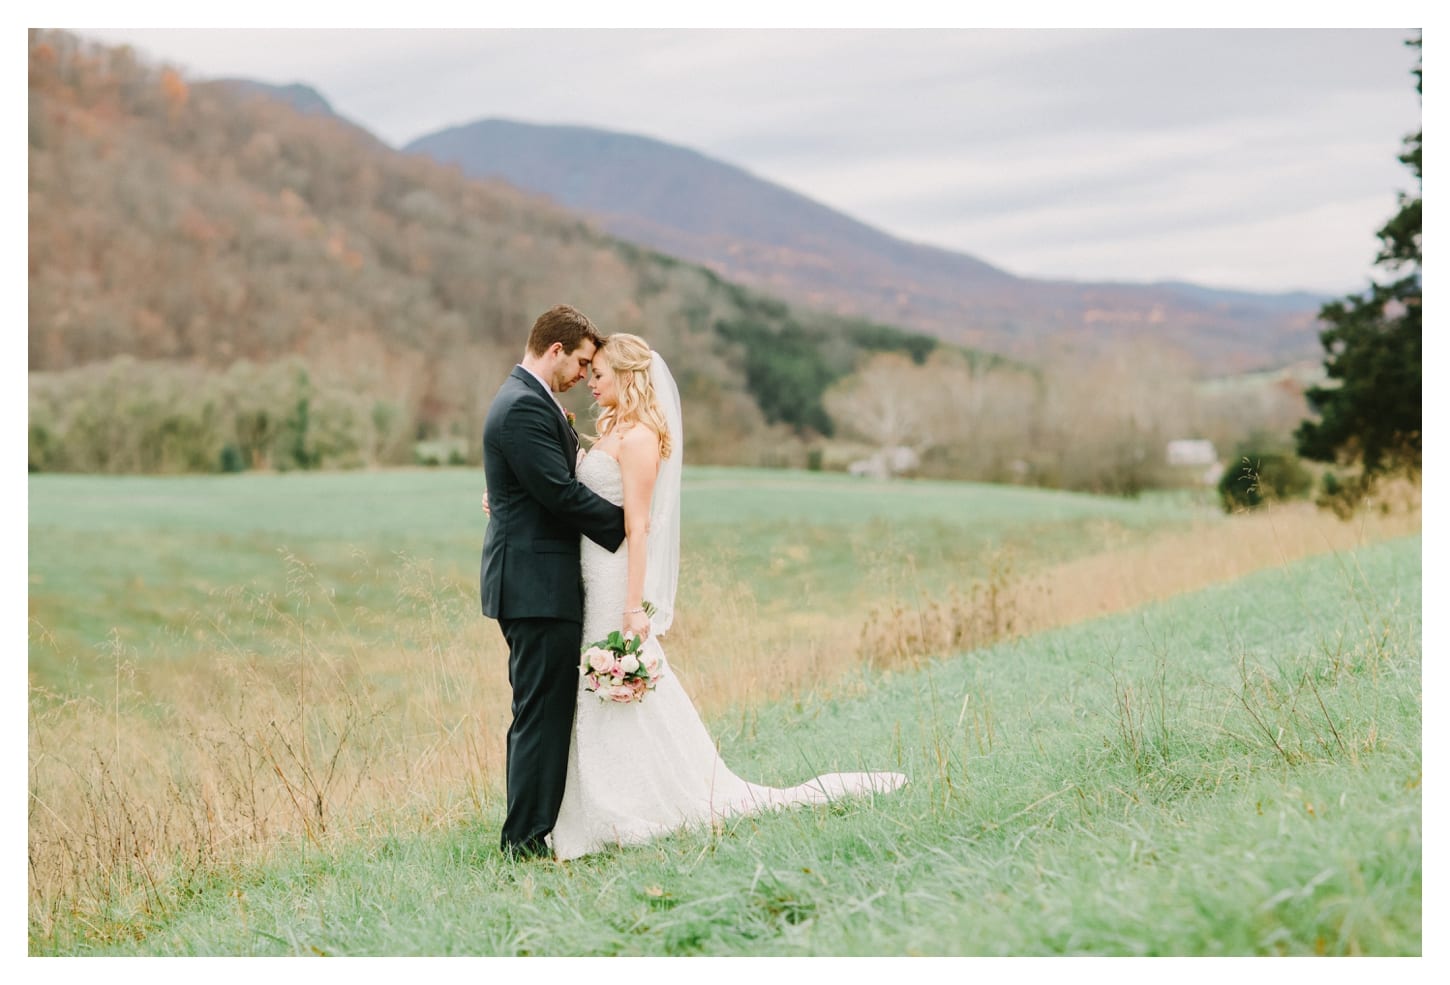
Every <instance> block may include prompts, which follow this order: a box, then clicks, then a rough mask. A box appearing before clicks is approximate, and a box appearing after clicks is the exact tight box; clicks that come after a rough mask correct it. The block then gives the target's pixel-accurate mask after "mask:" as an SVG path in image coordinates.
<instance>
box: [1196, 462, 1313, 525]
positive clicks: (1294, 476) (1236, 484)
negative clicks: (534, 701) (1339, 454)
mask: <svg viewBox="0 0 1450 985" xmlns="http://www.w3.org/2000/svg"><path fill="white" fill-rule="evenodd" d="M1235 457H1236V458H1237V460H1238V462H1239V465H1238V466H1237V467H1233V466H1230V467H1229V468H1228V469H1226V470H1225V471H1224V473H1223V478H1221V479H1219V481H1218V496H1219V500H1220V501H1221V502H1222V503H1223V508H1224V511H1225V512H1227V513H1232V512H1234V511H1236V510H1244V509H1253V508H1254V507H1255V506H1258V505H1259V504H1260V503H1262V502H1265V501H1269V500H1274V501H1282V500H1288V499H1303V498H1304V497H1306V496H1308V495H1309V490H1310V489H1311V488H1312V487H1313V485H1314V478H1313V476H1312V475H1310V473H1309V470H1308V469H1307V468H1305V467H1304V463H1303V462H1302V461H1300V460H1299V457H1298V456H1297V455H1295V454H1294V453H1293V452H1288V451H1283V450H1281V449H1278V448H1271V449H1261V450H1255V449H1252V448H1248V449H1244V448H1241V449H1239V453H1238V455H1236V456H1235Z"/></svg>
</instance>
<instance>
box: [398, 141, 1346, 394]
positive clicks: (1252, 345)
mask: <svg viewBox="0 0 1450 985" xmlns="http://www.w3.org/2000/svg"><path fill="white" fill-rule="evenodd" d="M403 149H404V150H405V151H407V152H409V153H414V154H418V155H426V156H428V157H430V158H432V159H434V160H438V161H441V162H443V163H446V164H452V165H456V166H458V167H459V168H460V169H461V170H462V171H463V172H464V173H465V174H468V175H472V176H475V177H480V178H483V177H493V178H500V179H502V180H504V181H507V182H509V183H510V184H513V185H517V186H518V187H520V188H523V189H527V190H529V191H533V192H536V193H539V194H541V195H545V196H548V197H549V198H551V199H553V200H554V201H556V202H558V203H559V204H560V205H562V206H564V207H566V208H569V209H573V210H577V211H580V212H582V213H585V214H587V215H588V216H590V217H591V218H592V219H593V220H594V221H596V222H597V223H598V224H599V226H600V227H601V228H602V229H604V230H605V231H607V232H609V233H611V234H613V235H616V236H619V237H621V238H624V239H628V240H632V241H635V242H638V243H642V244H644V245H646V246H649V247H651V248H653V249H656V250H660V251H662V252H665V253H669V254H671V255H674V256H678V257H681V258H683V259H686V260H690V261H692V262H695V263H701V264H704V265H706V266H708V267H709V268H711V269H712V270H715V271H716V272H718V273H719V274H720V275H721V276H722V277H725V278H727V279H730V280H733V281H738V282H740V283H742V284H746V285H751V286H756V287H760V288H764V289H767V290H769V291H771V292H772V293H775V294H779V295H780V296H782V297H785V298H788V299H791V300H794V301H797V302H800V303H804V304H807V305H810V306H812V307H815V308H819V309H821V310H826V311H832V312H835V313H837V314H842V315H849V316H857V317H866V318H871V319H876V320H880V321H885V322H889V323H891V324H895V325H901V326H904V327H908V328H913V329H916V330H920V331H924V332H927V333H930V334H932V335H933V336H936V337H938V338H942V339H946V340H949V341H952V342H958V343H965V344H970V345H974V346H980V347H984V348H988V349H994V350H998V351H1003V352H1008V353H1012V354H1015V355H1017V356H1020V357H1026V358H1029V359H1030V358H1033V357H1034V356H1038V355H1040V354H1041V353H1042V352H1043V349H1044V347H1045V346H1047V345H1050V344H1057V343H1063V344H1066V345H1069V346H1073V347H1076V348H1079V349H1082V348H1086V349H1088V350H1092V349H1095V348H1100V347H1102V346H1103V345H1107V344H1110V343H1112V342H1114V341H1116V342H1118V343H1120V344H1121V343H1130V344H1133V343H1138V342H1141V341H1142V340H1143V339H1145V338H1152V339H1156V340H1159V341H1162V342H1166V343H1169V344H1171V345H1174V346H1177V347H1179V348H1181V349H1183V350H1186V351H1187V352H1189V353H1190V354H1191V355H1192V356H1193V357H1194V358H1195V360H1196V361H1197V362H1198V363H1199V365H1200V366H1202V368H1203V370H1204V371H1205V372H1206V373H1229V372H1238V371H1244V370H1249V369H1255V368H1261V367H1268V366H1276V365H1282V364H1285V363H1290V362H1294V361H1297V360H1303V359H1308V358H1314V357H1316V356H1317V355H1318V351H1319V349H1318V342H1317V325H1316V316H1317V312H1318V307H1319V304H1320V303H1321V300H1322V299H1320V298H1317V297H1314V296H1312V295H1307V294H1302V293H1292V294H1255V293H1251V292H1243V291H1222V290H1216V289H1212V288H1204V287H1198V286H1195V285H1191V284H1180V283H1159V284H1124V283H1077V282H1071V281H1061V280H1036V279H1031V278H1024V277H1017V276H1014V275H1012V274H1010V273H1008V272H1006V271H1004V270H1001V269H1000V268H997V267H994V266H992V265H991V264H989V263H986V262H984V261H982V260H980V259H977V258H976V257H972V256H968V255H966V254H962V253H955V252H952V251H950V250H944V249H939V248H936V247H931V246H925V245H921V244H917V243H909V242H906V241H904V240H901V239H899V238H897V237H894V236H891V235H889V234H887V233H884V232H882V231H880V230H878V229H874V228H872V227H871V226H868V225H866V224H865V223H862V222H859V221H857V220H855V219H852V218H851V217H849V216H846V215H843V214H842V213H840V212H838V211H836V210H834V209H831V208H828V207H827V206H825V205H822V204H820V203H819V202H816V201H813V200H812V199H810V198H808V197H806V196H804V195H801V194H798V193H796V192H793V191H791V190H789V189H786V188H783V187H781V186H780V185H777V184H774V183H772V182H769V181H765V180H763V179H761V178H758V177H756V176H754V175H752V174H750V173H749V172H748V171H745V170H743V169H742V168H739V167H736V166H734V165H731V164H728V163H725V162H722V161H718V160H714V159H712V158H710V157H707V156H705V155H703V154H700V153H698V152H696V151H693V150H690V149H687V148H684V147H679V146H675V145H672V144H668V143H664V142H662V141H659V140H654V139H651V138H647V137H641V136H634V135H629V134H622V133H614V132H610V131H604V130H597V129H592V128H588V127H577V126H543V125H534V124H528V123H520V122H514V121H509V120H499V119H488V120H481V121H478V122H475V123H470V124H466V125H463V126H458V127H452V128H449V129H446V130H442V131H439V132H437V133H433V134H430V135H427V136H424V137H421V138H419V139H417V140H414V141H413V142H411V143H409V144H408V145H407V146H406V147H404V148H403Z"/></svg>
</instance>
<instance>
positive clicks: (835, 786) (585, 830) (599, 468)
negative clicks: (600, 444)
mask: <svg viewBox="0 0 1450 985" xmlns="http://www.w3.org/2000/svg"><path fill="white" fill-rule="evenodd" d="M578 476H579V481H580V482H582V483H583V484H584V485H586V486H588V487H589V488H590V489H593V490H594V491H595V492H597V493H598V494H599V495H601V496H603V497H604V498H605V499H608V500H609V501H610V502H612V503H616V504H623V502H624V482H623V478H622V477H621V474H620V468H619V462H618V461H617V460H616V459H614V458H613V457H611V456H610V455H608V454H606V453H604V452H601V451H597V450H596V451H591V452H590V453H589V454H588V455H586V456H585V457H584V460H583V461H582V462H581V463H580V464H579V469H578ZM652 529H653V528H652ZM580 555H581V565H582V568H583V574H584V642H585V644H586V645H587V644H588V643H591V642H593V641H595V640H601V639H603V638H604V637H606V636H608V635H609V634H610V633H611V632H612V631H614V630H617V629H619V628H620V619H621V617H622V613H623V611H624V608H625V592H626V587H627V586H626V580H627V567H628V558H629V554H628V546H627V545H621V546H620V548H619V550H618V551H615V552H613V553H611V552H609V551H606V550H604V549H603V548H602V547H600V546H599V545H598V544H595V543H594V542H593V541H592V540H589V539H588V538H587V537H586V538H583V539H582V540H581V550H580ZM645 647H646V648H649V649H653V650H654V652H655V653H656V654H657V655H658V656H659V658H660V662H661V664H662V665H663V666H664V668H665V673H664V677H663V679H662V680H661V681H660V682H659V684H658V685H657V686H656V687H655V689H654V690H653V691H649V692H647V693H646V694H645V696H644V700H642V701H637V702H631V703H629V704H618V703H615V702H612V701H609V702H607V701H600V700H599V698H598V697H597V696H596V695H595V694H594V693H593V692H591V691H586V690H584V689H583V686H582V683H581V687H580V690H579V706H578V710H577V711H576V712H575V718H574V732H573V736H572V738H571V741H570V743H569V769H568V777H567V779H566V780H565V784H564V802H563V805H562V807H561V808H560V811H559V820H558V822H557V823H556V824H555V826H554V831H553V834H552V835H551V836H550V842H551V844H552V847H553V849H554V854H555V856H556V857H558V858H560V859H571V858H577V857H579V856H581V855H587V854H589V853H591V852H597V851H600V850H602V849H605V848H609V847H612V846H617V845H633V844H640V843H642V842H646V841H649V840H650V839H651V838H655V837H657V836H659V835H662V834H665V833H667V832H670V831H675V830H677V829H679V828H681V827H685V826H689V825H696V824H703V823H707V822H710V821H712V820H715V819H721V818H726V817H730V816H732V815H739V814H748V813H753V812H756V811H761V810H766V809H770V808H776V807H786V806H789V805H793V804H818V803H823V802H825V801H828V800H831V799H833V798H836V797H841V796H845V795H849V794H858V793H872V792H874V793H886V792H889V791H892V790H895V789H897V788H898V787H900V786H901V785H902V784H904V783H905V782H906V777H905V776H903V775H902V774H900V773H827V774H825V775H823V776H818V777H816V778H815V779H813V780H810V781H808V782H806V783H802V784H800V785H799V786H795V787H786V788H777V787H766V786H760V785H758V784H754V783H748V782H746V781H745V780H742V779H741V778H740V777H738V776H736V775H735V774H734V773H732V772H731V771H730V769H729V768H728V767H727V766H726V765H725V763H724V761H723V760H722V759H721V758H720V756H719V754H718V753H717V752H716V750H715V743H714V742H713V741H712V740H711V738H710V734H709V732H708V731H707V730H706V729H705V725H704V723H703V722H702V721H701V720H700V715H699V713H698V712H697V711H696V710H695V706H694V704H692V703H691V701H690V698H689V696H688V695H687V694H686V693H685V689H684V688H683V687H682V686H681V685H680V681H679V678H678V676H677V675H676V674H675V671H674V669H673V668H672V667H671V666H670V665H669V662H668V661H667V660H666V659H665V655H664V650H663V649H662V648H661V647H660V644H659V641H658V640H656V639H655V637H654V634H653V633H651V634H650V636H649V637H648V638H647V640H646V642H645Z"/></svg>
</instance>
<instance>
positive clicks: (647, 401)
mask: <svg viewBox="0 0 1450 985" xmlns="http://www.w3.org/2000/svg"><path fill="white" fill-rule="evenodd" d="M599 352H600V353H603V355H604V359H605V361H606V362H607V363H609V368H610V369H612V370H614V379H615V392H616V395H617V400H616V402H615V405H614V406H613V407H606V408H603V410H602V412H601V413H600V415H599V417H598V418H597V419H596V420H595V422H594V427H595V430H596V431H597V432H598V434H597V436H596V437H595V439H594V440H595V441H598V440H599V439H600V438H602V437H604V436H605V435H606V434H608V433H609V432H611V431H613V430H614V429H615V428H617V427H620V426H621V425H625V426H628V425H632V424H643V425H645V426H646V427H648V428H650V430H652V431H654V432H655V434H657V435H659V438H660V458H669V457H670V448H671V442H670V428H669V425H668V424H667V423H666V422H665V415H664V411H662V410H661V409H660V403H659V399H658V398H657V397H656V396H655V388H654V383H653V381H651V380H650V376H649V365H650V359H651V358H653V354H652V353H651V351H650V347H649V343H648V342H646V341H645V340H644V339H642V338H640V337H639V336H638V335H630V334H628V333H627V332H617V333H615V334H614V335H609V336H606V337H605V338H604V340H603V341H601V342H600V343H599Z"/></svg>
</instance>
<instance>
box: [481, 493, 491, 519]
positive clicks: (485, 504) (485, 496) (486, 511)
mask: <svg viewBox="0 0 1450 985" xmlns="http://www.w3.org/2000/svg"><path fill="white" fill-rule="evenodd" d="M483 512H484V515H485V516H490V517H491V516H493V513H492V511H490V510H489V508H488V490H487V489H485V490H484V491H483Z"/></svg>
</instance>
